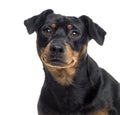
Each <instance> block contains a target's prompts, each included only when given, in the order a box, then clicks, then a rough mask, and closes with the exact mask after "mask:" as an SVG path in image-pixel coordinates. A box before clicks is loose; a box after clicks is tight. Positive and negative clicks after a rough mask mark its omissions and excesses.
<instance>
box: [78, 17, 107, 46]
mask: <svg viewBox="0 0 120 115" xmlns="http://www.w3.org/2000/svg"><path fill="white" fill-rule="evenodd" d="M79 19H81V20H82V21H83V23H84V25H85V27H86V28H87V31H88V34H89V37H90V39H94V40H95V41H96V42H97V43H98V44H99V45H103V42H104V39H105V34H106V32H105V31H104V30H103V29H102V28H101V27H100V26H99V25H97V24H96V23H94V22H93V21H92V20H91V19H90V18H89V17H88V16H84V15H83V16H81V17H79Z"/></svg>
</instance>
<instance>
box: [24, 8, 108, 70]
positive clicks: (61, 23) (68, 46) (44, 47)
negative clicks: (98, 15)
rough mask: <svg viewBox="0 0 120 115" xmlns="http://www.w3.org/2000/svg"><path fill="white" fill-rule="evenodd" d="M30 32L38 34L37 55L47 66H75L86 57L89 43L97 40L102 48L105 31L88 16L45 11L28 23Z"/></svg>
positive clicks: (27, 21) (26, 22) (26, 24)
mask: <svg viewBox="0 0 120 115" xmlns="http://www.w3.org/2000/svg"><path fill="white" fill-rule="evenodd" d="M24 24H25V26H26V27H27V30H28V33H29V34H32V33H33V32H36V33H37V50H38V54H39V56H40V58H41V60H42V62H43V64H44V65H45V66H46V67H48V68H49V67H50V68H58V69H61V68H70V67H75V66H76V65H77V63H78V61H80V59H81V58H82V57H85V56H86V52H87V44H88V42H89V41H90V40H91V39H94V40H95V41H96V42H97V43H98V44H99V45H102V44H103V42H104V37H105V34H106V32H105V31H104V30H103V29H102V28H101V27H100V26H98V25H97V24H96V23H94V22H93V21H92V20H91V19H90V18H89V17H87V16H81V17H79V18H76V17H70V16H62V15H59V14H55V13H54V12H53V11H52V10H46V11H44V12H42V13H41V14H39V15H37V16H34V17H32V18H29V19H27V20H25V22H24Z"/></svg>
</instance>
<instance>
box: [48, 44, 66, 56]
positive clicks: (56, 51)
mask: <svg viewBox="0 0 120 115" xmlns="http://www.w3.org/2000/svg"><path fill="white" fill-rule="evenodd" d="M50 52H51V53H52V54H53V55H60V54H63V53H64V47H63V46H62V45H58V44H53V45H51V47H50Z"/></svg>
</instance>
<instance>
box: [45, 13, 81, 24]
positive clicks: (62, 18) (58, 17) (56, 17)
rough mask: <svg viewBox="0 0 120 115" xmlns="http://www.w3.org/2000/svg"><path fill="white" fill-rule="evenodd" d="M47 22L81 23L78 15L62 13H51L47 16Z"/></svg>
mask: <svg viewBox="0 0 120 115" xmlns="http://www.w3.org/2000/svg"><path fill="white" fill-rule="evenodd" d="M45 23H74V24H75V23H80V20H79V19H78V18H77V17H72V16H63V15H60V14H50V15H48V16H47V18H46V21H45Z"/></svg>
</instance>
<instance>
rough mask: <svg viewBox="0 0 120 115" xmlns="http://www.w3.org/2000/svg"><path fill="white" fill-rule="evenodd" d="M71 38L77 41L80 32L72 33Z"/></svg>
mask: <svg viewBox="0 0 120 115" xmlns="http://www.w3.org/2000/svg"><path fill="white" fill-rule="evenodd" d="M70 37H71V38H72V39H77V38H78V37H79V32H78V31H72V32H71V35H70Z"/></svg>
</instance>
